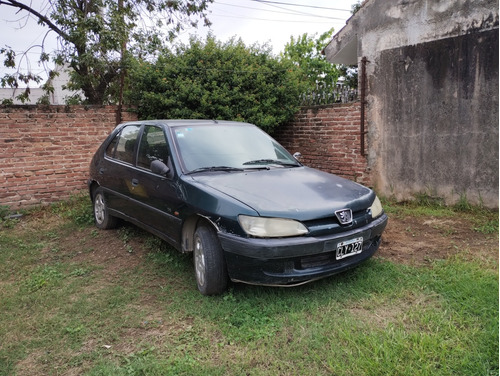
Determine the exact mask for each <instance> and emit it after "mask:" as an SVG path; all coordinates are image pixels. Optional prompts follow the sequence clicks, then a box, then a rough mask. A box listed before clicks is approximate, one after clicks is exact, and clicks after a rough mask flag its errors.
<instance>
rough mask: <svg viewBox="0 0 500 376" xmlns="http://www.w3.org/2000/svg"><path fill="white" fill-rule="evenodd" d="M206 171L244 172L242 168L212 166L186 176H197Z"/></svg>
mask: <svg viewBox="0 0 500 376" xmlns="http://www.w3.org/2000/svg"><path fill="white" fill-rule="evenodd" d="M206 171H227V172H231V171H244V170H243V169H242V168H237V167H229V166H210V167H200V168H196V169H194V170H191V171H189V172H187V173H186V175H190V174H195V173H197V172H206Z"/></svg>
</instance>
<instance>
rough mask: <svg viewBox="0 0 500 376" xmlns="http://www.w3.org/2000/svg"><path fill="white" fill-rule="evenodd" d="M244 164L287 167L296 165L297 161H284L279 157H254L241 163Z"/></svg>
mask: <svg viewBox="0 0 500 376" xmlns="http://www.w3.org/2000/svg"><path fill="white" fill-rule="evenodd" d="M243 164H244V165H270V164H275V165H280V166H288V167H298V166H299V164H298V163H294V162H284V161H281V160H279V159H255V160H253V161H248V162H245V163H243Z"/></svg>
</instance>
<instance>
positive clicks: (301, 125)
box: [273, 102, 371, 186]
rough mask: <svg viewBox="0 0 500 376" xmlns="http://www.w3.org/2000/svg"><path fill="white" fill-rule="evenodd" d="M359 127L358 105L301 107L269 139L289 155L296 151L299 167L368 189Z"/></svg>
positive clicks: (367, 174) (368, 180) (368, 174)
mask: <svg viewBox="0 0 500 376" xmlns="http://www.w3.org/2000/svg"><path fill="white" fill-rule="evenodd" d="M360 124H361V104H360V103H359V102H353V103H345V104H331V105H323V106H311V107H303V108H302V109H301V110H300V111H299V112H298V113H297V114H296V115H295V119H294V121H292V122H291V123H289V124H287V125H285V126H282V127H280V128H279V129H278V130H277V131H276V132H275V133H274V134H273V137H274V138H275V139H276V140H277V141H278V142H280V143H281V144H282V145H283V146H284V147H285V148H286V149H287V150H288V151H289V152H290V153H292V154H293V153H295V152H300V153H301V154H302V163H303V164H305V165H307V166H309V167H314V168H317V169H319V170H322V171H326V172H330V173H333V174H336V175H339V176H342V177H345V178H347V179H350V180H353V181H356V182H358V183H361V184H365V185H368V186H370V185H371V180H370V171H369V168H368V165H367V160H366V157H365V156H364V155H361V131H360Z"/></svg>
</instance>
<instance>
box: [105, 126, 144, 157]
mask: <svg viewBox="0 0 500 376" xmlns="http://www.w3.org/2000/svg"><path fill="white" fill-rule="evenodd" d="M139 129H140V126H139V125H127V126H126V127H125V128H123V129H122V130H121V132H120V133H118V134H117V135H116V136H115V138H114V139H113V140H112V141H111V143H110V144H109V146H108V148H107V149H106V155H107V156H108V157H111V158H115V159H118V160H120V161H123V162H126V163H134V156H135V155H134V152H135V144H136V142H137V136H138V135H139Z"/></svg>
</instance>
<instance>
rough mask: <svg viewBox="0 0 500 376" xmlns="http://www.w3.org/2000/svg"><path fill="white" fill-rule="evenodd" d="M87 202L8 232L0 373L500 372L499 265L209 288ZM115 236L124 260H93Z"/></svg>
mask: <svg viewBox="0 0 500 376" xmlns="http://www.w3.org/2000/svg"><path fill="white" fill-rule="evenodd" d="M86 200H87V198H85V199H79V198H75V199H73V200H72V201H71V202H69V203H62V204H59V205H57V206H54V207H52V208H50V209H41V210H39V211H38V212H35V213H32V215H33V216H35V217H36V216H38V217H41V218H42V219H43V220H41V221H33V222H23V220H21V221H20V222H18V223H14V224H13V225H12V226H9V227H4V228H0V375H28V374H30V375H31V374H37V375H54V374H66V373H69V374H83V375H498V350H499V348H498V341H499V338H498V315H499V310H498V267H497V265H491V263H492V262H493V261H485V260H477V261H471V260H470V258H465V257H462V256H460V255H459V256H453V257H451V258H449V259H447V260H440V261H435V262H433V263H431V264H430V266H425V267H424V266H420V267H414V266H408V265H401V264H396V263H392V262H389V261H385V260H381V259H377V258H374V259H371V260H369V261H368V262H366V263H365V264H363V265H362V266H360V267H359V268H356V269H354V270H351V271H348V272H346V273H343V274H341V275H338V276H335V277H332V278H327V279H324V280H320V281H317V282H315V283H311V284H308V285H304V286H301V287H296V288H283V289H279V288H269V287H257V286H247V285H240V284H235V285H232V286H231V287H230V289H229V291H228V292H227V293H226V294H224V295H223V296H219V297H203V296H202V295H200V294H199V293H198V291H197V290H196V287H195V282H194V277H193V271H192V264H191V263H192V261H191V259H190V257H189V256H186V255H181V254H179V253H177V252H175V251H172V250H171V249H170V248H169V247H168V246H167V245H166V244H165V243H163V242H162V241H160V240H158V239H157V238H155V237H152V236H150V235H148V234H145V233H144V232H142V231H140V230H137V229H136V228H134V227H131V226H124V227H122V228H120V229H119V230H117V231H96V230H95V229H94V228H93V226H92V225H91V224H89V223H88V211H89V210H90V206H89V204H88V203H87V201H86ZM412 205H413V204H412ZM388 206H389V210H388V211H389V215H392V216H397V215H405V216H421V215H424V214H422V213H424V212H425V211H426V210H430V209H429V208H428V207H425V206H424V207H422V206H418V205H416V206H412V207H410V206H408V205H398V204H395V203H390V204H389V205H388ZM386 207H387V203H386ZM438 210H441V211H438ZM432 211H433V215H440V216H447V215H449V216H453V215H456V212H455V211H454V210H453V209H450V208H441V209H439V208H432ZM29 215H30V214H28V216H29ZM467 215H468V216H470V221H471V226H475V227H479V226H481V224H483V225H485V224H487V223H490V222H492V221H494V217H492V215H491V214H488V213H483V212H482V211H480V210H477V211H469V212H467ZM54 219H56V220H54ZM44 221H45V222H44ZM26 223H27V224H26ZM488 226H490V225H488ZM491 226H494V222H493V225H491ZM496 226H497V227H496V228H498V219H497V220H496ZM488 231H489V230H488ZM72 237H73V238H74V237H77V238H78V239H79V241H78V242H77V243H75V244H73V245H72V246H68V243H67V239H71V238H72ZM111 239H114V241H115V243H112V244H114V245H116V244H118V245H120V250H119V251H115V252H116V254H117V255H118V256H120V257H121V258H120V260H127V257H128V258H130V260H133V261H134V262H131V263H130V267H128V268H127V267H126V265H123V267H122V268H119V267H118V266H117V264H116V263H117V262H118V261H116V260H118V259H116V260H115V259H112V260H111V261H109V262H102V261H101V262H97V259H98V256H101V255H102V252H106V251H108V252H110V248H109V247H108V246H107V244H110V243H109V242H110V240H111ZM98 244H102V249H97V245H98ZM93 257H95V259H93ZM485 263H490V264H488V265H485Z"/></svg>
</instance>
